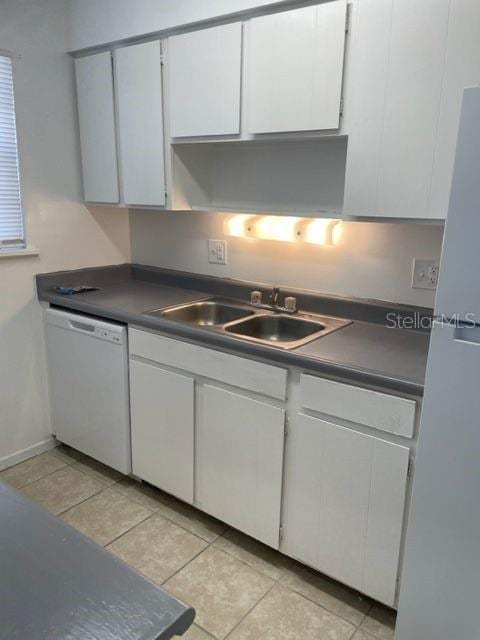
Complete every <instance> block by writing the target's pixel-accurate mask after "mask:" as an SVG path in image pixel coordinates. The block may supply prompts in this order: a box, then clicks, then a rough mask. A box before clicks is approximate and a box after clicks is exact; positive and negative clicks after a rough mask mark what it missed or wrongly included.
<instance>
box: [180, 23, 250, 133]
mask: <svg viewBox="0 0 480 640" xmlns="http://www.w3.org/2000/svg"><path fill="white" fill-rule="evenodd" d="M168 61H169V63H168V66H169V90H170V133H171V136H172V137H173V138H175V137H184V136H215V135H227V134H231V135H235V134H239V133H240V86H241V67H242V24H241V23H240V22H236V23H234V24H226V25H221V26H218V27H212V28H210V29H202V30H200V31H194V32H193V33H186V34H182V35H178V36H172V37H171V38H169V40H168Z"/></svg>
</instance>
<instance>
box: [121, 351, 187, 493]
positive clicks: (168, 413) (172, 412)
mask: <svg viewBox="0 0 480 640" xmlns="http://www.w3.org/2000/svg"><path fill="white" fill-rule="evenodd" d="M130 407H131V425H132V462H133V464H132V467H133V473H134V474H135V475H136V476H138V477H139V478H143V479H144V480H147V481H148V482H150V483H151V484H153V485H155V486H157V487H160V488H161V489H163V490H164V491H167V492H168V493H171V494H172V495H174V496H177V497H178V498H181V499H182V500H184V501H185V502H189V503H192V502H193V442H194V381H193V379H192V378H189V377H187V376H182V375H178V374H176V373H172V372H170V371H165V370H163V369H161V368H160V367H158V366H156V365H153V364H147V363H144V362H137V361H135V360H131V361H130Z"/></svg>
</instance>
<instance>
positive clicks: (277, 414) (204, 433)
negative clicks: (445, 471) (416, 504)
mask: <svg viewBox="0 0 480 640" xmlns="http://www.w3.org/2000/svg"><path fill="white" fill-rule="evenodd" d="M129 348H130V397H131V424H132V467H133V473H134V474H135V475H136V476H138V477H139V478H141V479H143V480H146V481H147V482H149V483H151V484H152V485H154V486H156V487H159V488H160V489H163V490H164V491H166V492H168V493H171V494H172V495H174V496H177V497H178V498H180V499H182V500H184V501H185V502H188V503H190V504H193V505H195V506H196V507H198V508H199V509H201V510H202V511H205V512H206V513H208V514H210V515H212V516H214V517H216V518H218V519H219V520H222V521H223V522H225V523H227V524H229V525H231V526H232V527H235V528H236V529H238V530H240V531H243V532H244V533H246V534H248V535H250V536H252V537H253V538H256V539H257V540H260V541H262V542H264V543H265V544H267V545H269V546H271V547H273V548H276V549H280V551H281V552H283V553H285V554H286V555H289V556H292V557H294V558H296V559H298V560H300V561H302V562H305V563H306V564H308V565H310V566H312V567H315V568H316V569H318V570H319V571H321V572H323V573H325V574H327V575H329V576H331V577H332V578H335V579H337V580H339V581H340V582H344V583H345V584H347V585H349V586H351V587H353V588H356V589H358V590H359V591H361V592H363V593H365V594H367V595H368V596H370V597H372V598H374V599H376V600H379V601H380V602H383V603H385V604H387V605H390V606H395V604H396V594H397V590H398V589H397V577H398V566H399V558H400V549H401V545H402V534H403V528H404V512H405V501H406V488H407V481H408V465H409V457H410V446H411V447H412V448H413V447H414V440H413V438H414V437H415V436H414V432H413V431H412V430H411V429H406V428H405V429H401V430H398V429H394V430H393V431H394V434H392V433H390V432H389V433H385V436H384V437H386V438H390V440H391V439H395V441H398V440H400V438H409V439H408V440H406V442H408V443H409V445H407V446H405V447H404V446H401V445H400V444H397V443H396V442H392V441H390V440H384V439H383V438H382V437H376V436H373V435H370V433H371V432H372V431H373V429H374V428H375V429H380V428H382V426H383V427H384V426H385V425H387V426H388V425H390V424H392V421H393V422H394V417H395V416H397V414H398V412H399V411H400V409H399V407H400V408H402V407H403V406H404V405H403V404H402V405H399V404H398V403H400V402H402V401H404V402H406V399H405V398H403V399H401V398H395V397H392V398H391V399H390V400H388V398H387V396H384V395H381V394H380V395H379V394H377V395H374V394H373V393H372V392H371V390H367V389H363V390H360V389H358V388H356V387H351V386H350V385H346V384H343V383H342V385H340V383H335V384H336V385H337V386H338V385H339V386H338V388H337V387H335V388H332V387H331V386H328V385H329V384H333V383H332V382H331V381H327V380H325V379H323V378H313V377H312V376H306V375H303V376H300V391H301V393H300V394H299V396H298V398H299V399H300V402H301V403H302V406H303V407H304V410H305V411H310V412H311V413H312V414H313V415H307V414H306V413H302V412H299V411H298V405H297V404H296V391H295V376H296V375H297V374H296V373H295V372H294V371H293V370H292V371H290V375H288V371H287V370H286V369H283V368H281V367H277V366H273V365H270V364H266V363H264V362H259V361H256V360H252V359H249V358H243V357H240V356H236V355H232V354H229V353H225V352H221V351H217V350H215V349H209V348H207V347H203V346H200V345H196V344H191V343H188V342H183V341H181V340H174V339H171V338H166V337H164V336H161V335H159V334H154V333H149V332H146V331H140V330H137V329H130V330H129ZM340 387H341V388H340ZM339 389H340V390H339ZM360 391H363V392H364V394H363V395H360V396H359V394H360ZM332 393H333V396H334V397H333V399H332ZM339 394H340V395H339ZM387 400H388V401H387ZM394 400H396V401H398V402H394ZM369 401H370V402H371V403H372V407H371V411H370V413H368V412H367V413H366V411H365V406H366V404H365V403H367V404H368V402H369ZM342 403H343V404H345V403H347V404H348V403H349V404H350V405H352V406H351V407H350V409H349V413H348V416H347V417H344V419H345V420H347V419H348V420H349V424H350V425H351V426H350V427H348V428H347V427H344V426H341V425H339V424H335V421H339V422H341V421H342V419H341V418H340V417H337V418H333V417H332V418H329V419H328V420H325V419H322V418H321V417H319V416H320V415H325V414H328V415H333V414H334V413H335V412H336V413H337V416H343V414H345V411H346V410H345V409H344V407H343V406H342ZM307 407H308V409H307ZM355 407H356V411H353V408H355ZM405 407H406V409H405V411H404V413H405V412H406V413H405V416H407V417H409V416H410V417H411V419H412V420H413V419H414V413H412V411H413V408H412V411H410V405H408V404H407V405H405ZM407 409H408V411H407ZM321 411H325V414H321V413H320V412H321ZM315 412H318V416H317V417H316V416H315V415H314V413H315ZM328 412H330V413H328ZM377 414H378V415H380V416H381V418H382V419H381V420H376V419H375V420H373V419H370V418H372V416H373V417H375V416H376V417H378V415H377ZM410 414H411V415H410ZM287 415H288V419H289V427H288V434H287V437H286V438H285V424H286V416H287ZM345 415H346V414H345ZM402 415H403V414H402ZM367 418H368V419H367ZM353 420H357V422H360V420H363V422H364V423H365V424H366V425H368V426H365V427H362V426H360V425H358V428H357V427H356V426H355V425H356V424H357V422H355V423H354V422H352V421H353ZM402 424H403V423H402ZM405 424H407V422H405ZM374 425H375V426H374ZM366 430H368V433H365V431H366ZM387 431H388V429H387ZM379 433H380V432H379ZM399 433H401V434H402V435H398V434H399ZM400 442H401V440H400ZM410 443H411V444H410ZM281 525H282V526H281ZM281 529H282V533H283V535H282V536H281V535H280V531H281Z"/></svg>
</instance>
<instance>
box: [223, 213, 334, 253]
mask: <svg viewBox="0 0 480 640" xmlns="http://www.w3.org/2000/svg"><path fill="white" fill-rule="evenodd" d="M224 233H225V235H228V236H235V237H237V238H259V239H261V240H277V241H280V242H308V243H310V244H318V245H332V244H336V242H337V241H338V239H339V236H340V224H339V221H338V220H331V219H327V218H297V217H294V216H274V215H268V216H257V215H253V214H243V213H237V214H235V215H232V216H229V217H228V218H227V220H226V221H225V223H224Z"/></svg>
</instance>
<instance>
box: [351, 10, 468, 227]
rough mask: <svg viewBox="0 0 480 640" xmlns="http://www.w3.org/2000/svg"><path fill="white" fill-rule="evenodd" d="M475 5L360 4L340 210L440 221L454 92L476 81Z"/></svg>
mask: <svg viewBox="0 0 480 640" xmlns="http://www.w3.org/2000/svg"><path fill="white" fill-rule="evenodd" d="M479 29H480V3H478V0H460V1H457V0H455V1H451V0H423V1H422V2H420V3H419V2H417V1H415V0H359V3H358V7H357V21H356V24H355V29H354V32H355V36H354V46H353V52H352V73H351V78H352V80H351V84H352V87H351V99H350V102H349V109H350V113H349V132H348V133H349V139H348V155H347V171H346V182H345V201H344V213H345V214H347V215H364V216H382V217H398V218H444V217H445V216H446V214H447V209H448V199H449V192H450V181H451V177H452V169H453V160H454V155H455V143H456V136H457V127H458V118H459V112H460V105H461V97H462V91H463V88H464V87H465V86H468V85H472V84H477V83H478V81H479V79H480V73H479V69H480V40H479V38H478V32H479Z"/></svg>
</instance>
